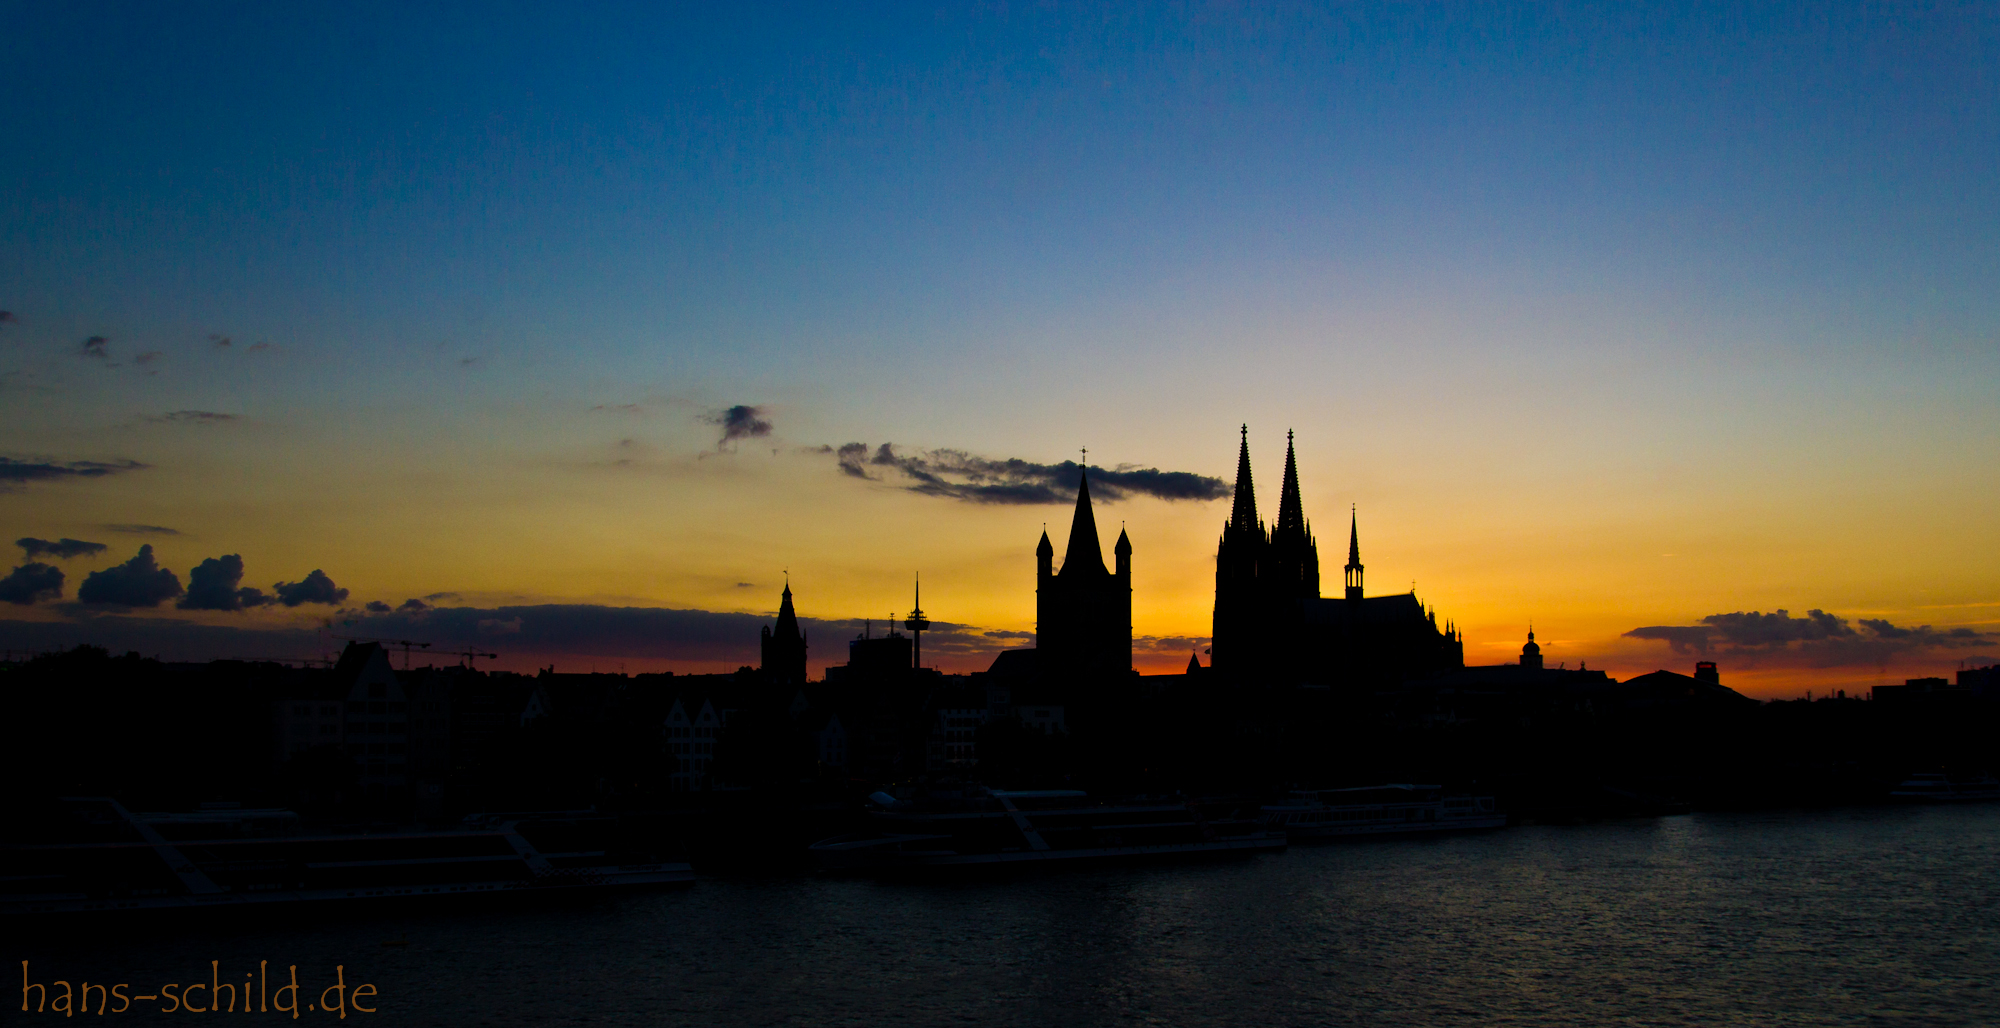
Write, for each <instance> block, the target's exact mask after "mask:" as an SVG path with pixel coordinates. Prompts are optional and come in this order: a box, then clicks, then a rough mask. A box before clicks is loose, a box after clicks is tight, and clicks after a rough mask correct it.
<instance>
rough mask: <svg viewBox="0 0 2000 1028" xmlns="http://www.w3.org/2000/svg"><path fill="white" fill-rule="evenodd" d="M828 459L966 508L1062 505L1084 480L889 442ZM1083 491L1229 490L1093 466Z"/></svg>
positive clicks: (1024, 464)
mask: <svg viewBox="0 0 2000 1028" xmlns="http://www.w3.org/2000/svg"><path fill="white" fill-rule="evenodd" d="M832 453H833V454H834V459H835V462H836V465H837V466H838V467H839V468H840V471H841V473H842V474H845V475H850V476H852V477H855V478H865V479H869V480H871V481H894V482H896V483H897V484H899V485H901V486H902V487H903V488H905V489H908V490H909V491H911V492H913V493H921V494H923V495H925V496H941V497H945V498H947V499H953V500H964V501H966V502H969V503H1001V504H1037V503H1069V502H1072V501H1074V500H1075V499H1076V489H1077V483H1078V481H1080V480H1081V478H1082V475H1083V468H1082V466H1081V465H1079V464H1078V463H1076V462H1075V461H1063V462H1062V463H1060V464H1037V463H1035V462H1033V461H1026V460H1021V459H1019V458H1009V459H1006V460H995V459H993V458H990V457H980V456H977V455H975V454H970V453H966V452H965V451H963V450H948V449H947V450H918V451H914V452H911V453H899V452H897V450H896V448H895V445H894V444H892V443H883V444H882V445H880V446H878V447H876V448H875V450H874V452H873V453H872V454H871V453H870V452H869V450H868V446H867V444H866V443H847V444H844V445H842V446H841V447H840V448H839V449H837V450H833V451H832ZM877 469H879V470H877ZM1090 490H1091V496H1092V498H1093V499H1097V500H1102V501H1104V502H1106V503H1116V502H1118V501H1119V500H1123V499H1125V498H1127V497H1129V496H1133V495H1138V496H1151V497H1154V498H1156V499H1161V500H1215V499H1220V498H1222V497H1224V496H1227V495H1229V486H1228V484H1227V483H1225V482H1223V481H1222V480H1221V479H1219V478H1210V477H1209V476H1207V475H1197V474H1194V473H1193V472H1188V471H1161V470H1160V469H1158V468H1141V467H1137V466H1135V465H1131V464H1120V465H1118V466H1116V467H1111V468H1102V467H1094V466H1093V467H1092V468H1091V469H1090Z"/></svg>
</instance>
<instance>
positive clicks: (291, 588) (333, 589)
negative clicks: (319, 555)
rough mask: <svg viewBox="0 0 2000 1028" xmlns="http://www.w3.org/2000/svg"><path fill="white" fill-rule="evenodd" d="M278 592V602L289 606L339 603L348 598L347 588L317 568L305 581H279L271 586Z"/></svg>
mask: <svg viewBox="0 0 2000 1028" xmlns="http://www.w3.org/2000/svg"><path fill="white" fill-rule="evenodd" d="M271 588H272V589H273V590H276V592H277V594H278V602H279V603H282V604H284V605H285V606H287V607H296V606H298V605H299V604H301V603H339V602H341V601H342V600H345V599H347V590H345V589H342V588H340V587H339V586H337V585H334V584H333V579H331V578H328V577H326V572H324V571H321V570H319V569H317V568H315V569H313V573H312V574H310V575H307V576H306V577H305V579H304V580H303V581H298V582H279V583H278V584H276V585H274V586H272V587H271Z"/></svg>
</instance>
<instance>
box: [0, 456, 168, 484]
mask: <svg viewBox="0 0 2000 1028" xmlns="http://www.w3.org/2000/svg"><path fill="white" fill-rule="evenodd" d="M149 466H150V465H146V464H141V463H139V462H138V461H136V460H118V461H95V460H72V461H25V460H13V459H10V458H7V457H0V489H18V488H20V486H21V485H22V484H23V483H27V482H53V481H57V480H60V479H66V478H103V477H104V476H106V475H115V474H118V473H119V472H122V471H141V470H144V469H145V468H147V467H149Z"/></svg>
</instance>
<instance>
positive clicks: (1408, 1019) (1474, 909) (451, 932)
mask: <svg viewBox="0 0 2000 1028" xmlns="http://www.w3.org/2000/svg"><path fill="white" fill-rule="evenodd" d="M1996 858H2000V806H1993V805H1989V806H1983V807H1966V808H1957V809H1882V810H1858V811H1837V812H1823V813H1788V814H1759V815H1719V814H1697V815H1692V816H1685V817H1674V818H1666V819H1662V820H1657V821H1633V822H1624V823H1612V824H1598V825H1587V826H1581V827H1560V828H1558V827H1527V828H1515V829H1510V830H1507V831H1503V832H1497V833H1493V834H1488V835H1482V836H1470V837H1460V838H1447V839H1429V840H1419V841H1408V842H1402V841H1388V842H1374V843H1361V844H1341V845H1331V846H1312V847H1305V846H1299V847H1294V848H1293V849H1291V850H1290V851H1288V852H1286V853H1283V854H1276V855H1269V856H1264V857H1257V858H1252V859H1249V860H1245V861H1241V862H1234V863H1221V864H1206V865H1194V866H1177V867H1140V868H1103V869H1097V870H1089V871H1081V872H1064V873H1057V874H1049V875H1042V876H1024V877H1016V878H1010V879H1002V880H987V881H980V882H976V883H961V884H922V885H910V884H882V883H876V882H868V881H845V880H822V879H812V878H793V879H776V880H771V879H766V880H744V881H728V880H722V881H717V880H705V881H702V882H700V883H698V884H697V885H695V886H694V887H693V888H691V889H686V890H682V891H678V892H666V893H641V894H632V895H624V896H617V897H611V898H607V899H603V900H599V901H593V902H591V903H588V904H583V905H571V906H562V907H539V908H525V909H524V908H509V909H501V910H489V911H482V912H476V913H471V914H467V913H456V914H449V913H442V912H431V913H424V914H398V913H393V912H389V913H376V914H370V915H363V916H348V915H329V914H326V913H297V914H292V915H287V917H286V920H285V921H283V922H264V923H259V924H242V923H238V924H236V925H233V926H230V927H227V928H223V927H211V928H206V929H202V930H199V931H188V932H179V933H175V932H169V931H166V930H163V929H160V928H157V927H152V928H147V927H142V928H141V929H140V930H139V931H140V934H141V935H143V936H144V937H140V938H124V939H118V940H107V939H104V938H102V937H101V933H96V934H99V936H100V937H98V938H95V939H80V938H67V939H66V938H48V939H38V940H30V941H29V944H28V946H27V949H28V952H26V953H24V954H22V955H23V956H26V957H29V958H31V959H33V960H34V961H35V967H36V968H37V969H38V970H39V969H44V968H46V969H48V976H49V977H67V978H71V979H74V978H77V977H86V976H88V977H93V979H94V980H105V979H109V980H113V981H131V982H134V983H146V982H163V981H189V980H194V979H195V978H196V977H197V976H199V977H200V978H201V979H203V980H205V979H207V977H208V971H209V967H208V962H209V961H210V960H220V961H221V962H222V969H223V973H224V975H225V976H226V975H227V974H228V972H229V969H230V968H231V967H232V966H234V967H236V968H239V972H238V973H239V974H240V973H241V970H242V969H254V968H255V966H256V963H257V961H258V960H260V959H268V960H270V961H271V962H272V963H273V964H274V965H284V964H291V963H297V964H299V965H300V975H301V977H302V978H307V977H308V976H310V975H312V974H313V973H314V972H315V970H316V969H319V968H324V972H323V974H321V975H320V976H324V975H330V974H331V969H332V965H334V964H336V963H338V964H343V965H345V966H346V968H347V975H348V980H349V981H350V982H354V981H359V980H367V981H370V982H373V983H374V984H375V985H377V987H378V988H379V989H380V990H381V996H382V998H381V1003H382V1007H381V1010H382V1012H381V1013H380V1014H377V1015H374V1016H373V1017H367V1018H366V1019H365V1021H364V1023H376V1024H384V1025H387V1024H438V1025H447V1024H449V1025H460V1024H524V1025H525V1024H562V1023H592V1024H648V1025H651V1024H667V1025H679V1024H690V1025H697V1024H725V1025H736V1024H754V1025H793V1024H796V1025H839V1024H855V1025H882V1024H912V1025H926V1026H929V1025H941V1024H951V1023H965V1024H1006V1025H1029V1024H1036V1025H1040V1024H1047V1025H1093V1024H1130V1023H1154V1022H1157V1023H1160V1024H1172V1025H1198V1024H1228V1025H1273V1024H1318V1023H1328V1024H1364V1025H1452V1024H1473V1023H1478V1024H1520V1025H1544V1024H1564V1025H1571V1024H1574V1025H1602V1024H1703V1025H1712V1024H1744V1025H1752V1024H1754V1025H1773V1024H1798V1025H1842V1024H1870V1025H1875V1024H1913V1025H1915V1024H1921V1025H1961V1024H1988V1023H1993V1019H1994V1016H1995V1015H1994V1011H1996V1010H2000V996H1996V995H1994V986H1993V983H1992V978H1993V972H1994V970H1995V969H1996V968H2000V940H1996V935H2000V906H1996V901H2000V859H1996ZM10 934H11V933H10ZM402 939H407V940H408V945H406V946H396V945H392V946H384V945H383V943H384V942H385V941H400V940H402ZM17 959H18V958H17ZM61 972H68V973H67V974H64V973H61ZM38 977H39V975H38ZM225 980H227V978H226V977H225ZM137 991H140V992H146V991H150V990H148V989H145V988H143V987H141V988H139V989H138V990H137ZM309 1016H310V1015H309ZM320 1016H325V1015H320ZM351 1016H353V1015H351Z"/></svg>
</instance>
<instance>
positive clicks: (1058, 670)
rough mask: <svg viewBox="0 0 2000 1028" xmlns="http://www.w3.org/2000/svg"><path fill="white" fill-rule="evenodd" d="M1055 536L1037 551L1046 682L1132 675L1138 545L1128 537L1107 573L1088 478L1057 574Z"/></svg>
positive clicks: (1038, 625)
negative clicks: (1134, 551) (1048, 677)
mask: <svg viewBox="0 0 2000 1028" xmlns="http://www.w3.org/2000/svg"><path fill="white" fill-rule="evenodd" d="M1055 552H1056V551H1055V547H1054V546H1051V545H1050V544H1049V533H1048V532H1047V531H1043V532H1042V541H1041V543H1040V544H1038V545H1037V546H1036V547H1035V650H1036V661H1037V663H1038V665H1039V667H1040V670H1041V672H1042V673H1043V674H1045V675H1051V676H1056V677H1075V676H1079V675H1085V676H1111V675H1118V676H1122V675H1129V674H1131V672H1132V541H1131V540H1130V539H1128V538H1126V535H1125V532H1124V530H1123V529H1120V530H1119V532H1118V542H1117V544H1116V545H1115V546H1113V547H1112V550H1111V552H1112V556H1113V557H1114V559H1115V560H1116V561H1117V570H1116V571H1112V570H1108V569H1106V568H1105V566H1104V551H1103V550H1102V549H1101V548H1099V546H1098V542H1097V518H1096V516H1095V515H1094V514H1093V513H1092V512H1091V508H1090V476H1089V471H1088V470H1085V471H1084V473H1083V477H1082V479H1081V480H1079V482H1078V483H1077V489H1076V514H1075V516H1074V517H1072V518H1071V519H1070V526H1069V546H1068V549H1067V550H1065V551H1064V553H1063V562H1062V569H1061V570H1056V568H1055V566H1054V563H1055Z"/></svg>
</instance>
